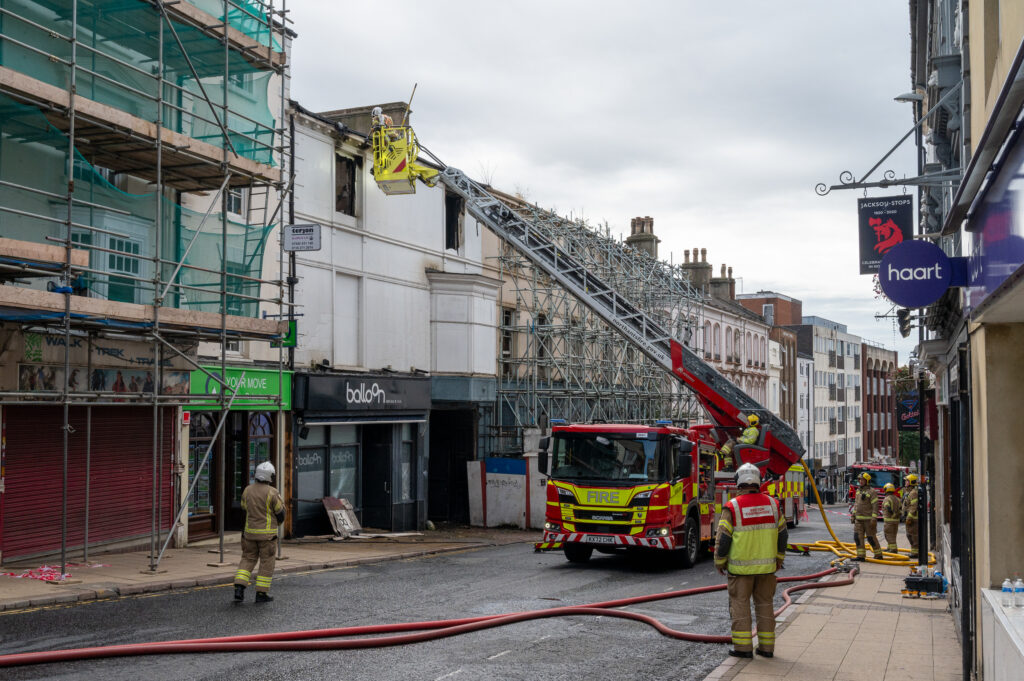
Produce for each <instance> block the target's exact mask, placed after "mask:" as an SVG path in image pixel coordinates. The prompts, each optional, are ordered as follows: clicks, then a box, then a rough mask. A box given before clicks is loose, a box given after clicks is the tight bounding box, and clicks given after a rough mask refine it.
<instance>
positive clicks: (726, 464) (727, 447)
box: [718, 414, 761, 471]
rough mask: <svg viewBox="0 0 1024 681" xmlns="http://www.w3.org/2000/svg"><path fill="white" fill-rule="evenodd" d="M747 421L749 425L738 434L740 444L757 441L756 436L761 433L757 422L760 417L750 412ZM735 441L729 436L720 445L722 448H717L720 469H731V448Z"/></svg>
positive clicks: (750, 443) (749, 443)
mask: <svg viewBox="0 0 1024 681" xmlns="http://www.w3.org/2000/svg"><path fill="white" fill-rule="evenodd" d="M747 423H748V424H750V425H748V426H747V427H746V428H745V429H744V430H743V433H742V434H741V435H740V438H739V443H740V444H742V445H752V444H754V443H755V442H757V438H758V437H760V435H761V433H760V431H759V430H758V424H759V423H760V419H759V418H758V417H757V414H751V415H750V416H748V417H747ZM736 442H737V441H736V440H733V439H732V438H729V439H728V440H726V441H725V444H724V445H722V448H721V449H720V450H718V451H719V454H720V455H721V457H722V470H726V471H731V470H732V467H733V460H732V448H733V447H734V446H735V444H736Z"/></svg>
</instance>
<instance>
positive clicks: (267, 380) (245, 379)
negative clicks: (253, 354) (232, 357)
mask: <svg viewBox="0 0 1024 681" xmlns="http://www.w3.org/2000/svg"><path fill="white" fill-rule="evenodd" d="M203 368H204V369H206V371H209V372H210V373H212V374H214V375H215V376H220V375H221V370H220V367H218V366H204V367H203ZM243 374H245V375H244V376H243ZM224 380H225V381H226V382H227V384H228V385H229V386H231V390H234V389H235V387H238V386H240V387H238V395H237V396H236V397H235V401H234V402H232V403H231V409H232V410H246V411H261V410H265V411H274V410H276V409H277V408H278V407H277V403H276V398H277V397H278V395H280V397H281V409H283V410H285V411H288V410H290V409H291V408H292V372H290V371H284V372H279V371H277V370H274V369H254V368H250V367H246V368H244V369H243V368H239V367H228V368H227V376H226V377H225V378H224ZM189 389H190V394H192V395H209V396H210V401H209V402H205V401H200V402H194V403H192V404H191V405H189V406H188V407H186V409H188V410H210V409H220V391H221V385H220V383H218V382H217V381H216V380H215V379H214V378H213V377H211V376H209V375H207V374H206V373H205V372H203V371H198V370H196V371H193V372H192V376H191V381H190V385H189Z"/></svg>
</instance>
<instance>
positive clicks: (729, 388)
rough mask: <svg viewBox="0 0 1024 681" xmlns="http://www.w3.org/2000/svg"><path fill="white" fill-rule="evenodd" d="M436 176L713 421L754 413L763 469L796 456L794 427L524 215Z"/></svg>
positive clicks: (724, 424) (451, 176)
mask: <svg viewBox="0 0 1024 681" xmlns="http://www.w3.org/2000/svg"><path fill="white" fill-rule="evenodd" d="M440 180H441V182H442V183H444V185H445V186H446V187H448V188H449V189H451V190H452V191H454V192H456V193H457V194H459V195H460V196H462V198H463V199H465V201H466V210H468V211H469V213H470V214H471V215H472V216H473V217H474V218H476V219H477V220H478V221H480V222H482V223H483V224H484V225H486V226H487V227H488V228H489V229H490V230H491V231H493V232H494V233H495V234H496V235H497V236H498V237H499V238H501V239H503V240H504V241H506V242H507V243H509V244H510V245H511V246H513V247H514V248H515V249H516V250H517V251H519V252H520V253H521V254H522V255H523V256H524V257H526V258H527V259H528V260H529V261H530V262H531V263H532V264H533V265H534V266H535V267H536V268H537V269H539V270H541V271H543V272H544V273H545V274H547V275H548V276H550V277H551V278H552V279H554V280H555V281H557V282H558V284H559V285H560V286H562V287H563V288H565V289H566V290H567V291H569V292H570V293H572V294H573V295H574V296H575V297H576V298H578V299H579V300H580V301H581V302H582V303H583V304H584V305H586V306H587V307H589V308H590V309H591V310H593V311H594V313H595V314H597V315H598V316H600V317H601V318H602V319H603V320H604V321H605V322H606V323H607V324H608V325H609V326H611V327H612V328H613V329H615V330H617V331H618V332H620V333H621V334H622V335H623V336H625V337H626V338H627V339H628V340H629V341H630V342H631V343H633V345H635V346H636V347H637V348H639V349H640V351H641V352H643V353H644V354H645V355H647V356H648V357H650V358H651V360H653V361H655V362H657V363H658V364H660V365H661V366H662V367H664V369H665V370H666V371H669V372H671V373H672V374H673V375H674V376H675V377H676V378H678V379H679V380H680V381H682V382H683V383H685V384H686V385H687V386H689V387H690V388H691V389H692V390H693V391H694V392H695V393H696V395H697V398H698V400H699V401H700V402H701V404H702V405H703V407H704V408H705V409H706V410H707V412H708V416H709V417H710V419H711V420H712V422H714V424H715V425H716V426H718V427H720V428H728V429H733V430H735V429H737V428H742V427H744V426H746V420H745V418H746V415H748V414H757V415H758V417H759V418H760V420H761V424H760V425H761V428H762V430H763V431H764V441H763V446H764V447H765V448H766V449H767V450H768V451H769V460H768V470H770V471H771V472H772V473H775V474H776V475H784V474H785V472H786V471H787V470H788V469H789V467H790V466H791V465H792V464H794V463H796V462H798V461H799V460H800V458H801V457H802V456H803V452H804V448H803V445H802V444H801V443H800V438H799V437H798V436H797V434H796V431H794V430H793V429H792V428H791V427H790V426H789V425H788V424H786V423H785V422H784V421H782V420H781V419H779V418H778V417H776V416H775V415H774V414H772V413H771V412H770V411H768V410H767V409H765V408H764V407H762V406H761V405H760V404H758V403H757V402H756V401H755V400H754V399H753V398H751V397H750V396H749V395H747V394H746V393H745V392H743V391H742V390H740V389H739V388H737V387H736V386H735V385H733V383H732V382H730V381H729V380H728V379H726V378H725V377H724V376H722V375H721V374H719V373H718V372H717V371H715V369H714V368H713V367H711V366H710V365H709V364H707V363H706V362H704V360H702V359H700V358H699V357H698V356H697V355H696V354H694V353H693V352H692V351H690V350H689V349H687V348H686V347H684V346H683V345H682V344H681V343H679V342H678V341H676V340H675V339H673V338H672V337H671V336H670V335H669V333H668V332H667V331H666V330H665V329H664V328H662V326H661V325H660V324H658V323H657V322H655V321H654V320H653V319H651V318H650V317H649V316H647V314H645V313H644V312H643V311H642V310H640V309H638V308H637V307H636V306H635V305H634V304H633V303H631V302H630V301H628V300H627V299H626V298H624V297H623V296H621V295H619V294H618V293H617V292H616V291H615V290H614V289H613V288H612V287H610V286H608V285H606V284H605V283H604V282H602V281H601V280H600V279H599V278H598V277H596V276H595V275H594V274H592V273H591V272H589V271H587V269H586V268H585V267H584V266H583V265H582V264H580V263H579V262H578V261H577V260H575V259H574V258H573V257H572V256H570V255H569V254H567V253H566V252H565V251H564V250H562V249H560V248H559V247H558V246H557V245H556V244H554V243H552V242H550V241H549V240H548V239H547V238H546V237H545V236H544V235H543V234H542V233H541V232H539V231H538V230H537V229H535V228H533V226H532V225H531V224H530V223H529V222H528V221H526V220H524V219H523V218H521V217H519V216H518V215H516V213H515V212H514V211H512V209H511V208H509V207H508V206H507V205H505V204H504V203H502V202H501V201H500V200H498V199H497V198H495V197H494V196H492V195H491V194H490V193H489V192H487V191H486V190H485V189H484V188H483V187H481V186H480V185H479V184H477V183H476V182H474V181H473V180H471V179H469V178H468V177H467V176H466V175H465V174H464V173H463V172H462V171H460V170H457V169H455V168H451V167H448V168H445V169H444V171H442V173H441V175H440Z"/></svg>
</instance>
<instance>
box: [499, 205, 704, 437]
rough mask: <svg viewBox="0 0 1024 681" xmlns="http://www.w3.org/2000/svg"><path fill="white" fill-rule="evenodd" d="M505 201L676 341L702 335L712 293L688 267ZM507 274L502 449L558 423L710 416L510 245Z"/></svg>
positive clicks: (504, 252) (503, 261)
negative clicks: (706, 297)
mask: <svg viewBox="0 0 1024 681" xmlns="http://www.w3.org/2000/svg"><path fill="white" fill-rule="evenodd" d="M502 199H503V200H504V201H505V202H506V204H507V205H509V206H510V207H511V208H512V209H513V210H514V211H515V212H516V213H517V214H519V215H520V217H522V218H524V219H526V220H527V221H528V222H529V223H530V224H531V226H532V227H533V228H535V229H537V230H538V231H539V232H540V233H541V234H542V235H543V236H544V238H546V239H547V240H548V241H550V242H552V243H554V244H556V245H557V246H558V247H559V248H561V249H564V251H565V252H566V253H568V254H569V255H571V256H572V257H573V258H574V259H576V260H577V261H578V262H579V263H580V264H581V265H583V266H584V267H585V269H586V270H587V271H588V272H590V273H592V274H594V275H596V276H597V277H598V278H600V280H601V281H603V282H604V283H606V284H608V285H609V286H610V287H611V288H612V289H614V290H615V291H616V293H618V294H620V295H622V296H623V297H624V298H627V299H628V300H629V301H630V302H631V303H633V304H634V305H636V306H637V308H639V309H640V310H642V311H643V312H645V313H646V314H647V315H649V316H650V317H651V318H652V319H654V320H655V321H656V322H657V323H658V324H660V325H661V326H662V327H663V328H664V329H666V330H667V331H668V332H669V334H670V335H671V336H672V337H675V338H680V339H687V340H688V339H691V338H694V337H695V330H696V329H697V328H698V323H699V320H700V318H701V317H702V316H703V314H702V306H703V297H702V296H701V294H700V293H699V292H697V291H696V290H695V289H694V288H693V287H692V286H690V283H689V278H688V276H687V275H686V274H685V272H684V270H683V269H682V268H681V267H680V266H675V265H672V264H670V263H665V262H661V261H659V260H657V259H655V258H653V257H651V256H650V255H649V254H647V253H646V252H643V251H640V250H637V249H635V248H633V247H632V246H630V245H629V244H626V243H623V242H620V241H616V240H615V239H613V238H611V237H610V235H609V234H608V230H607V228H605V229H603V230H601V229H594V228H592V227H591V226H590V225H588V224H587V223H586V222H585V221H583V220H572V219H567V218H564V217H562V216H559V215H557V214H556V213H554V212H551V211H546V210H542V209H540V208H538V207H537V206H534V205H530V204H528V203H526V202H524V201H521V200H517V199H515V198H514V197H509V196H504V195H503V196H502ZM497 269H498V274H499V279H500V280H501V282H502V285H501V288H500V292H499V307H500V313H499V314H500V319H499V320H498V321H499V333H500V340H499V357H498V367H499V380H498V410H497V412H498V413H497V415H496V421H497V423H496V424H494V425H493V426H492V428H491V430H492V433H491V444H490V451H491V452H492V453H494V454H497V455H502V454H516V453H521V452H522V451H523V431H524V429H526V428H541V429H543V428H545V426H546V425H547V424H548V423H550V420H551V419H553V418H554V419H566V420H567V421H570V422H573V423H589V422H599V421H606V422H616V423H648V424H650V423H652V422H654V421H656V420H661V419H671V420H672V421H674V422H676V423H692V422H695V421H697V420H699V419H700V418H701V414H702V409H701V408H700V406H699V405H698V403H697V402H696V400H695V398H694V396H693V393H692V392H691V391H689V390H685V389H682V388H681V386H680V384H679V382H678V381H677V380H675V379H674V378H673V377H672V376H670V375H668V374H666V373H665V370H664V368H663V367H661V366H660V365H658V364H656V363H655V362H652V361H651V360H650V359H649V358H648V357H646V356H645V355H644V354H643V353H642V352H639V351H638V350H637V349H636V348H634V347H633V346H632V344H631V343H628V342H625V341H624V339H623V338H622V336H621V334H620V333H619V332H617V331H615V330H613V329H612V328H611V327H610V326H608V324H606V323H605V322H604V321H603V320H602V319H601V318H600V317H599V316H598V315H597V314H595V313H594V312H593V311H592V310H590V309H589V308H588V307H587V306H586V305H584V304H583V303H582V302H581V301H580V300H579V299H578V298H577V297H575V296H573V295H572V294H571V293H569V292H568V291H566V290H565V289H564V288H562V287H561V286H559V285H558V284H557V283H556V282H555V281H554V280H552V279H551V278H550V277H548V276H547V275H545V274H544V273H542V272H540V271H538V270H536V269H535V268H533V267H531V266H530V262H529V260H527V259H526V258H525V257H524V256H523V255H521V254H520V253H519V252H518V251H517V250H516V249H515V248H513V247H512V246H511V245H509V244H508V243H507V242H505V241H502V242H501V244H500V251H499V255H498V258H497Z"/></svg>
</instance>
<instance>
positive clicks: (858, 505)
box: [853, 485, 878, 520]
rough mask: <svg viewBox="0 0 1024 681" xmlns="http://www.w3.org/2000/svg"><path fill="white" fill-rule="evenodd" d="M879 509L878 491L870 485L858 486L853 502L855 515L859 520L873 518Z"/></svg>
mask: <svg viewBox="0 0 1024 681" xmlns="http://www.w3.org/2000/svg"><path fill="white" fill-rule="evenodd" d="M877 509H878V492H876V491H875V489H874V488H873V487H871V486H870V485H867V486H861V487H858V488H857V496H856V497H854V502H853V517H854V518H856V519H857V520H872V519H874V517H875V512H876V510H877Z"/></svg>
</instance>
